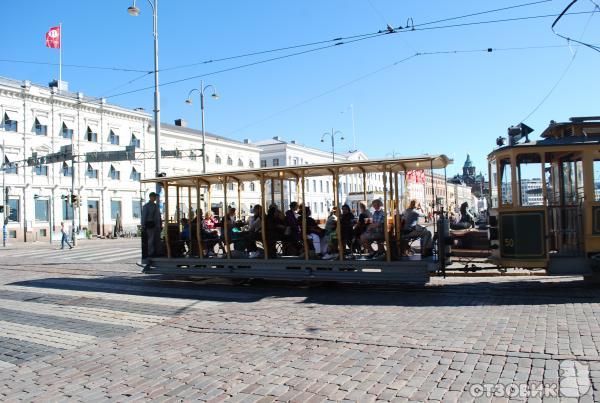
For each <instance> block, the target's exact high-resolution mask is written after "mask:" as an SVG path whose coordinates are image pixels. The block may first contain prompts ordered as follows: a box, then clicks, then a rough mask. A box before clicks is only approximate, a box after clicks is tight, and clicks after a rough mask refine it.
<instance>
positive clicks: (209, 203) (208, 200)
mask: <svg viewBox="0 0 600 403" xmlns="http://www.w3.org/2000/svg"><path fill="white" fill-rule="evenodd" d="M205 203H206V211H205V213H207V212H209V211H210V212H211V213H212V186H211V184H210V183H208V184H207V185H206V201H205Z"/></svg>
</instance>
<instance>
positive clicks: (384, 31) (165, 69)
mask: <svg viewBox="0 0 600 403" xmlns="http://www.w3.org/2000/svg"><path fill="white" fill-rule="evenodd" d="M551 1H553V0H540V1H534V2H527V3H521V4H515V5H512V6H507V7H502V8H495V9H491V10H484V11H479V12H475V13H469V14H463V15H459V16H454V17H449V18H444V19H441V20H436V21H429V22H424V23H420V24H416V25H415V24H412V25H411V28H415V27H422V26H426V25H432V24H437V23H440V22H446V21H453V20H459V19H464V18H469V17H475V16H479V15H484V14H491V13H497V12H500V11H507V10H511V9H516V8H522V7H529V6H533V5H537V4H542V3H548V2H551ZM369 3H370V4H371V7H373V4H372V3H371V2H370V0H369ZM376 12H377V13H378V15H379V16H380V17H381V19H382V20H383V21H384V23H386V24H387V25H388V27H386V29H384V30H378V31H375V32H369V33H364V34H355V35H350V36H339V37H336V38H333V39H325V40H320V41H314V42H308V43H303V44H297V45H289V46H284V47H280V48H274V49H268V50H261V51H255V52H248V53H243V54H240V55H235V56H227V57H222V58H217V59H207V60H204V61H199V62H194V63H187V64H182V65H178V66H172V67H167V68H162V69H160V72H165V71H171V70H177V69H182V68H186V67H193V66H199V65H203V64H210V63H216V62H222V61H229V60H235V59H240V58H244V57H250V56H259V55H262V54H267V53H275V52H280V51H285V50H293V49H298V48H303V47H309V46H317V45H323V44H326V43H331V42H341V41H345V40H351V39H356V38H362V37H366V36H371V35H377V34H382V33H395V32H394V31H398V30H400V31H401V30H403V29H405V28H409V26H408V23H407V26H406V27H405V28H404V27H401V26H400V27H397V28H393V27H391V26H390V24H389V23H387V22H386V20H385V18H383V16H382V15H381V13H379V12H378V11H376ZM409 20H412V19H409ZM389 28H391V31H390V30H389Z"/></svg>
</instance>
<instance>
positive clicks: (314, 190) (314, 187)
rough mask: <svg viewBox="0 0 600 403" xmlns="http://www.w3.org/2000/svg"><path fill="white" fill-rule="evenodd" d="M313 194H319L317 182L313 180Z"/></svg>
mask: <svg viewBox="0 0 600 403" xmlns="http://www.w3.org/2000/svg"><path fill="white" fill-rule="evenodd" d="M313 192H315V193H317V181H316V180H315V179H313Z"/></svg>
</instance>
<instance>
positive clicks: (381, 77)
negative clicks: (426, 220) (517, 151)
mask: <svg viewBox="0 0 600 403" xmlns="http://www.w3.org/2000/svg"><path fill="white" fill-rule="evenodd" d="M526 2H527V1H525V0H521V1H519V0H512V1H508V0H498V1H493V2H480V1H463V0H457V1H452V2H449V1H443V0H431V1H411V2H409V1H402V2H400V1H397V0H396V1H393V0H370V1H369V0H352V1H349V0H345V1H342V0H328V1H323V0H305V1H301V2H300V1H299V2H283V1H275V0H271V1H258V2H248V1H241V0H237V1H229V2H223V1H195V0H177V1H169V2H168V1H164V0H162V1H160V7H159V37H160V45H159V46H160V50H159V53H160V67H161V68H165V69H166V68H169V67H174V66H180V65H184V64H189V63H195V62H201V61H205V60H211V59H217V58H222V57H228V56H235V55H239V54H245V53H248V52H254V51H261V50H268V49H274V48H279V47H285V46H290V45H297V44H304V43H309V42H313V41H321V40H329V39H333V38H337V37H346V36H352V35H357V34H364V33H371V32H375V31H377V30H379V29H384V28H385V26H386V24H388V23H389V24H391V25H392V26H394V27H397V26H405V25H406V24H407V21H408V20H409V19H412V21H413V23H414V24H415V25H417V26H418V25H419V24H423V23H426V22H430V21H434V20H438V19H443V18H449V17H454V16H460V15H465V14H469V13H474V12H479V11H485V10H490V9H496V8H501V7H508V6H512V5H516V4H523V3H526ZM568 2H569V1H567V0H552V1H547V2H543V3H540V4H537V5H531V6H527V7H520V8H515V9H512V10H507V11H502V12H497V13H490V14H485V15H481V16H475V17H471V18H465V19H460V20H455V21H452V22H448V23H439V24H432V25H427V27H435V26H441V25H447V24H450V23H453V24H454V23H464V22H474V21H487V20H494V19H504V18H513V17H523V16H537V15H546V14H558V13H560V12H561V11H562V10H563V9H564V7H565V6H566V5H567V4H568ZM130 4H131V3H130V2H128V1H127V0H104V1H102V2H91V1H74V0H63V1H57V2H47V1H41V0H35V1H32V2H7V4H4V5H3V13H4V15H5V16H6V15H12V16H14V17H15V18H5V19H4V20H3V24H2V26H1V27H0V32H1V33H2V34H3V37H4V38H5V41H4V43H3V48H4V49H3V56H2V59H10V60H28V61H37V62H51V63H54V62H57V61H58V51H57V50H54V49H48V48H46V47H45V42H44V35H45V32H46V31H47V29H48V28H49V27H51V26H53V25H57V24H58V23H59V22H62V23H63V63H64V64H80V65H90V66H106V67H119V68H131V69H140V70H152V62H153V56H152V15H151V9H150V7H149V6H148V4H147V2H146V1H143V0H141V1H138V6H139V7H140V9H141V15H140V16H138V17H137V18H134V17H131V16H129V15H128V14H127V12H126V9H127V7H128V6H129V5H130ZM592 10H594V5H593V3H592V2H591V1H590V0H579V2H578V3H577V4H576V5H575V6H574V7H573V9H572V10H571V11H575V12H580V11H592ZM599 19H600V13H597V14H595V15H593V16H592V17H591V20H590V15H587V14H583V15H575V16H567V17H565V18H564V20H562V21H561V22H560V24H559V30H560V31H561V32H562V33H563V34H565V35H567V36H570V37H573V38H577V39H579V38H580V37H581V35H582V34H583V37H582V38H583V40H584V41H587V42H591V43H595V44H598V43H600V24H599V23H598V22H599ZM552 21H553V18H541V19H530V20H525V21H514V22H505V23H495V24H481V25H475V26H468V27H456V28H445V29H431V30H421V31H414V32H413V31H410V32H403V33H398V34H394V35H385V36H381V37H378V38H373V39H369V40H364V41H360V42H356V43H352V44H346V45H343V46H336V47H333V48H329V49H324V50H320V51H315V52H311V53H307V54H304V55H299V56H295V57H289V58H285V59H282V60H277V61H273V62H269V63H264V64H259V65H255V66H252V67H247V68H241V69H237V70H233V71H229V72H224V73H220V74H213V75H210V76H208V77H204V81H205V84H213V85H215V86H216V87H217V89H218V92H219V94H220V99H219V100H217V101H213V100H212V99H211V100H209V101H207V104H206V129H207V130H208V131H210V132H213V133H217V134H221V135H226V136H230V137H233V138H236V139H240V140H241V139H244V138H250V139H252V140H260V139H264V138H268V137H272V136H277V135H278V136H282V137H283V138H284V139H287V140H292V139H295V140H297V141H299V142H302V143H304V144H306V145H310V146H316V147H321V146H322V147H323V148H324V149H327V147H326V146H325V145H324V144H321V143H320V139H321V135H322V134H323V133H324V132H325V131H329V130H331V129H332V128H334V129H335V130H341V131H342V132H344V134H345V135H346V138H347V141H346V142H345V143H341V144H339V145H337V147H336V148H337V149H338V150H343V149H346V150H347V149H350V148H352V140H351V139H352V119H351V113H350V111H349V109H348V107H349V105H351V104H352V105H353V106H354V115H355V116H354V117H355V130H356V137H357V139H356V141H357V147H358V148H359V149H361V150H364V151H365V152H366V153H367V154H368V155H369V156H370V157H384V156H386V155H388V156H389V155H391V153H395V154H396V155H415V154H421V153H431V154H433V153H446V154H447V155H449V156H450V157H453V158H455V159H456V165H455V166H453V167H451V168H450V170H449V172H452V173H453V172H455V171H458V170H459V169H460V167H461V166H462V162H463V161H464V158H465V154H466V152H469V153H470V154H471V156H472V158H473V160H474V162H475V164H476V165H477V167H478V168H483V167H484V163H485V156H486V155H487V153H488V152H490V151H491V150H492V148H493V146H494V144H495V139H496V137H498V136H500V135H505V133H506V128H507V127H508V126H510V125H512V124H517V123H519V122H520V121H521V120H522V119H524V118H525V117H526V116H527V115H528V114H529V113H530V112H531V111H532V110H533V109H534V108H535V107H536V106H537V105H538V104H539V103H540V101H541V100H542V99H543V98H544V97H545V96H546V95H547V93H548V92H549V91H550V89H551V88H552V87H553V86H554V85H555V84H556V83H557V82H558V81H559V78H560V77H561V76H562V75H563V73H564V72H565V70H566V69H567V67H568V66H569V65H570V63H571V59H572V56H573V52H575V51H577V54H576V57H575V59H574V61H573V62H572V64H571V65H570V68H569V69H568V71H567V72H566V74H565V75H564V78H563V79H562V80H561V81H560V83H559V84H558V86H557V87H556V89H555V90H554V92H553V93H552V95H550V96H549V97H548V99H547V100H546V101H545V102H544V103H543V104H542V105H541V107H540V108H539V109H538V110H537V111H536V112H535V113H534V114H533V115H532V116H531V117H530V118H528V119H526V120H525V123H527V124H528V125H529V126H531V127H533V128H534V129H536V131H535V132H534V135H535V134H537V133H540V132H541V131H542V130H543V129H544V128H545V127H546V126H547V124H548V122H549V121H550V120H551V119H554V120H559V121H560V120H566V119H568V118H569V117H571V116H585V115H596V116H597V115H600V113H599V110H598V93H599V90H600V80H598V71H600V70H599V67H600V53H598V52H595V51H593V50H591V49H588V48H583V47H580V48H575V47H573V48H569V47H567V46H564V45H566V41H565V40H563V39H560V38H558V37H557V36H556V35H554V34H553V33H552V31H551V29H550V25H551V24H552ZM588 21H589V22H588ZM586 26H587V29H585V32H584V28H585V27H586ZM7 38H9V39H10V40H7ZM530 46H554V47H548V48H544V49H526V50H505V51H494V52H492V53H487V52H471V53H456V54H454V53H449V54H437V55H422V56H417V57H413V58H411V59H409V60H407V61H405V62H403V63H399V64H397V65H395V66H392V67H389V68H387V69H383V70H381V71H379V72H377V73H374V74H370V73H372V72H375V71H378V70H380V69H382V68H383V67H386V66H390V65H391V64H393V63H394V62H396V61H399V60H402V59H405V58H407V57H409V56H412V55H414V54H415V53H417V52H421V53H423V52H436V51H455V50H456V51H463V50H477V49H487V48H490V47H491V48H516V47H530ZM303 49H308V48H302V49H299V50H303ZM296 51H297V50H296ZM293 52H295V51H287V52H279V53H272V54H266V55H260V56H254V57H247V58H241V59H235V60H230V61H226V62H219V63H210V64H200V65H196V66H191V67H187V68H181V69H175V70H167V71H164V72H162V73H161V76H160V79H161V83H167V82H170V81H174V80H180V79H185V78H188V77H193V76H199V75H202V74H206V73H210V72H214V71H217V70H221V69H227V68H231V67H236V66H240V65H243V64H246V63H251V62H255V61H260V60H264V59H267V58H270V57H274V56H280V55H285V54H289V53H293ZM369 74H370V75H369ZM0 75H2V76H7V77H11V78H15V79H19V80H22V79H23V80H24V79H28V80H31V81H33V82H35V83H39V84H46V83H47V82H49V81H50V80H51V79H53V78H56V77H57V76H58V67H56V66H48V65H39V64H38V65H36V64H22V63H14V62H0ZM140 75H141V73H139V72H138V73H136V72H121V71H110V70H90V69H82V68H74V67H67V66H65V67H64V68H63V79H64V80H66V81H68V82H69V86H70V89H71V90H73V91H82V92H84V93H85V94H86V95H89V96H111V95H115V94H118V93H120V92H124V91H129V90H136V89H139V88H144V87H148V86H152V84H153V81H152V76H151V75H146V76H145V77H143V78H141V79H139V80H137V81H135V82H133V83H131V84H129V85H124V86H121V85H123V84H125V83H127V82H128V81H130V80H132V79H135V78H137V77H140ZM366 75H368V76H367V77H365V76H366ZM361 77H363V78H362V79H359V78H361ZM357 79H358V80H357ZM199 81H200V78H195V79H191V80H186V81H183V82H180V83H176V84H172V85H165V86H164V87H163V88H162V89H161V95H162V120H163V122H172V121H173V120H174V119H176V118H184V119H186V120H187V121H188V122H189V125H190V126H192V127H199V126H200V113H199V112H200V111H199V105H198V102H196V103H195V104H194V105H193V106H190V105H186V104H185V103H184V101H185V98H186V96H187V93H188V91H189V90H190V89H191V88H195V87H198V86H199ZM119 86H121V87H120V88H119V89H115V88H116V87H119ZM338 87H341V88H339V89H337V90H334V89H336V88H338ZM322 94H325V95H323V96H320V95H322ZM109 102H111V103H116V104H118V105H122V106H126V107H132V108H133V107H144V108H145V109H146V110H148V111H151V110H152V103H153V95H152V90H151V89H150V90H144V91H139V92H134V93H130V94H126V95H121V96H114V97H110V98H109ZM344 111H345V113H342V112H344Z"/></svg>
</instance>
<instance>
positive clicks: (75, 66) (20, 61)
mask: <svg viewBox="0 0 600 403" xmlns="http://www.w3.org/2000/svg"><path fill="white" fill-rule="evenodd" d="M0 63H15V64H35V65H44V66H58V65H59V63H52V62H43V61H38V60H19V59H8V58H3V59H0ZM62 67H72V68H78V69H88V70H109V71H122V72H125V73H152V71H150V70H141V69H131V68H125V67H111V66H92V65H86V64H65V63H63V64H62Z"/></svg>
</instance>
